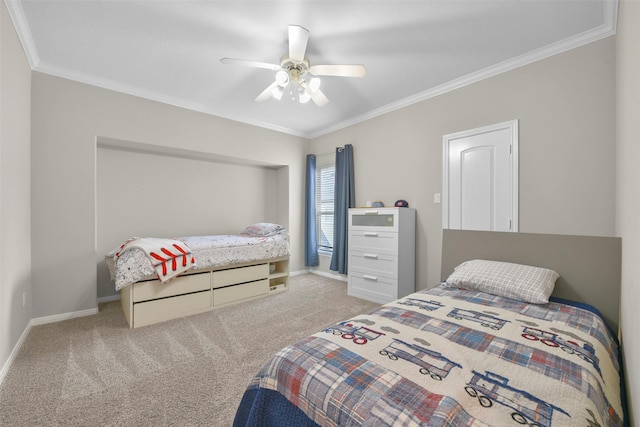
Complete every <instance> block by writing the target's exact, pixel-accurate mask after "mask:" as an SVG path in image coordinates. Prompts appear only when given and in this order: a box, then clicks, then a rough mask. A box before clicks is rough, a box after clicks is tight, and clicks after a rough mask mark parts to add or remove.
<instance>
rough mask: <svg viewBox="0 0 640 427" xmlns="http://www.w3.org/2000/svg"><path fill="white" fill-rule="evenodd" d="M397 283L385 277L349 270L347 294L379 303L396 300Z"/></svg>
mask: <svg viewBox="0 0 640 427" xmlns="http://www.w3.org/2000/svg"><path fill="white" fill-rule="evenodd" d="M397 292H398V281H397V280H395V279H389V278H387V277H382V276H375V275H372V274H364V273H361V272H359V271H354V270H349V285H348V294H349V295H351V296H355V297H359V298H365V299H368V300H370V301H376V302H379V303H382V304H384V303H388V302H391V301H394V300H396V299H397V298H398V297H397Z"/></svg>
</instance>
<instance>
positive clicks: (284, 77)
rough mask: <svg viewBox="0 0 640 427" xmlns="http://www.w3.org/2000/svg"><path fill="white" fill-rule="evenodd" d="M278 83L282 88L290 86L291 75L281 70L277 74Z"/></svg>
mask: <svg viewBox="0 0 640 427" xmlns="http://www.w3.org/2000/svg"><path fill="white" fill-rule="evenodd" d="M276 83H278V86H280V87H286V86H287V85H288V84H289V73H287V72H286V71H285V70H280V71H278V72H277V73H276Z"/></svg>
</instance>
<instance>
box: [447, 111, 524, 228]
mask: <svg viewBox="0 0 640 427" xmlns="http://www.w3.org/2000/svg"><path fill="white" fill-rule="evenodd" d="M443 153H444V156H443V157H444V162H443V163H444V164H443V171H444V173H443V197H442V202H443V207H442V212H443V228H452V229H462V230H488V231H518V121H517V120H512V121H509V122H505V123H498V124H496V125H491V126H485V127H482V128H478V129H472V130H468V131H463V132H457V133H455V134H450V135H445V136H444V138H443Z"/></svg>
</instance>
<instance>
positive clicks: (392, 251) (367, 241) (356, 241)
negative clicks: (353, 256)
mask: <svg viewBox="0 0 640 427" xmlns="http://www.w3.org/2000/svg"><path fill="white" fill-rule="evenodd" d="M349 250H350V251H356V252H372V253H377V254H384V255H396V254H397V253H398V234H397V233H384V232H378V231H351V233H350V234H349Z"/></svg>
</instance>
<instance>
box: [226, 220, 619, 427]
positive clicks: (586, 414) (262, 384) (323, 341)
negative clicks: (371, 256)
mask: <svg viewBox="0 0 640 427" xmlns="http://www.w3.org/2000/svg"><path fill="white" fill-rule="evenodd" d="M442 257H443V258H442V273H441V274H442V276H441V277H442V279H443V282H442V284H440V285H439V286H436V287H435V288H432V289H429V290H425V291H420V292H416V293H414V294H410V295H408V296H406V297H404V298H401V299H399V300H396V301H394V302H391V303H389V304H385V305H382V306H381V307H379V308H377V309H375V310H373V311H371V312H369V313H366V314H363V315H360V316H356V317H354V318H352V319H346V320H345V321H343V322H340V323H338V324H335V325H329V326H327V327H325V328H324V329H322V330H320V331H319V332H318V333H316V334H314V335H312V336H309V337H307V338H305V339H302V340H300V341H298V342H296V343H294V344H292V345H290V346H288V347H286V348H284V349H282V350H281V351H279V352H278V353H277V354H275V355H274V356H273V357H272V358H271V359H270V360H269V361H268V362H267V363H266V364H265V366H264V367H263V369H262V370H261V371H260V372H259V373H257V374H256V376H255V377H254V378H253V380H252V381H251V382H250V384H249V386H248V388H247V390H246V392H245V394H244V396H243V398H242V401H241V403H240V405H239V408H238V411H237V413H236V418H235V421H234V425H235V426H257V425H260V426H271V425H273V426H276V425H277V426H280V425H295V426H316V425H322V426H361V425H367V426H372V425H393V426H422V425H428V426H441V425H448V426H460V425H474V426H509V425H514V426H517V425H530V426H551V425H553V426H565V425H567V426H569V425H583V426H584V425H588V426H604V425H607V426H623V425H625V424H624V420H625V417H624V413H625V410H624V392H623V390H624V387H623V384H622V376H621V362H620V353H619V352H620V349H619V345H618V341H617V337H616V331H617V329H618V307H619V295H620V240H619V239H617V238H608V237H586V236H560V235H542V234H527V233H492V232H475V231H461V230H444V232H443V251H442ZM595 307H597V309H596V308H595Z"/></svg>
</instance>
